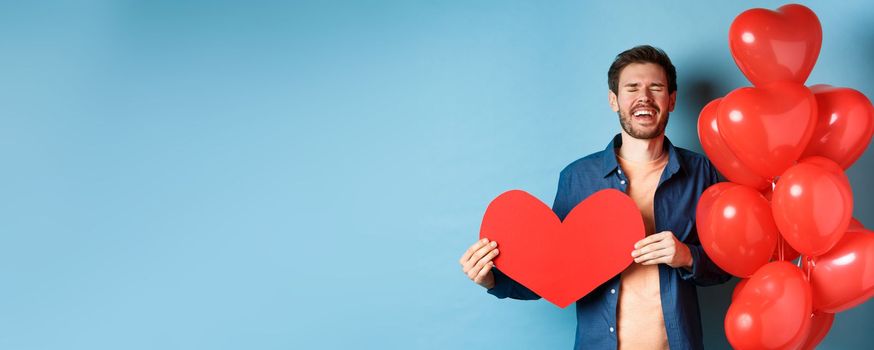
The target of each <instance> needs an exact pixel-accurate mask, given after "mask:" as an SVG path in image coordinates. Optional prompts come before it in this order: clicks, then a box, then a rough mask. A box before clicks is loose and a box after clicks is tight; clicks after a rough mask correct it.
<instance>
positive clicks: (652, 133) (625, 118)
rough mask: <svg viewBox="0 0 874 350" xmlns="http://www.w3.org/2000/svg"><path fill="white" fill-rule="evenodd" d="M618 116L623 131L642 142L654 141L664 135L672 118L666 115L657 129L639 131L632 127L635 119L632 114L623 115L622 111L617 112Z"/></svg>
mask: <svg viewBox="0 0 874 350" xmlns="http://www.w3.org/2000/svg"><path fill="white" fill-rule="evenodd" d="M616 114H618V115H619V124H621V125H622V130H625V132H626V133H627V134H628V135H630V136H631V137H633V138H636V139H641V140H649V139H653V138H656V137H658V136H660V135H662V134H664V133H665V128H666V127H667V126H668V119H669V118H668V117H669V116H670V113H665V118H664V119H662V120H661V121H660V122H659V124H658V125H656V128H655V129H651V130H638V129H635V128H634V126H633V125H632V123H633V121H632V119H633V118H634V117H632V116H631V115H630V114H628V113H625V114H623V113H622V111H621V110H620V111H619V112H616Z"/></svg>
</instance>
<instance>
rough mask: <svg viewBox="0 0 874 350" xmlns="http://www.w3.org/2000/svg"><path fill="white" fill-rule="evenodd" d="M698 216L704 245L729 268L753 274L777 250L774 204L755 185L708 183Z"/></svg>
mask: <svg viewBox="0 0 874 350" xmlns="http://www.w3.org/2000/svg"><path fill="white" fill-rule="evenodd" d="M696 218H697V224H698V237H699V238H700V239H701V246H702V247H704V251H706V252H707V256H709V257H710V259H711V260H713V262H715V263H716V265H718V266H719V267H720V268H722V269H723V270H724V271H725V272H728V273H730V274H732V275H734V276H737V277H741V278H745V277H750V276H752V275H753V273H755V272H756V270H758V269H759V268H760V267H762V266H763V265H765V264H767V263H768V261H769V260H770V259H771V255H772V254H773V253H774V247H775V246H776V244H777V235H778V234H779V232H777V226H776V225H775V224H774V218H773V217H772V216H771V207H770V205H769V203H768V200H767V199H765V197H764V196H762V194H761V193H759V192H757V191H756V190H754V189H752V188H749V187H746V186H741V185H737V184H732V183H726V182H723V183H719V184H716V185H714V186H710V187H708V188H707V190H705V191H704V193H703V194H702V195H701V199H699V200H698V208H697V214H696Z"/></svg>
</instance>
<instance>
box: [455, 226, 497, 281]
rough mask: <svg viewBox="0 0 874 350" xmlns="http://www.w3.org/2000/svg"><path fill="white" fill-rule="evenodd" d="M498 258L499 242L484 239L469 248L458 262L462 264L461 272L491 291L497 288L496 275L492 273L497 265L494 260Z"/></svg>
mask: <svg viewBox="0 0 874 350" xmlns="http://www.w3.org/2000/svg"><path fill="white" fill-rule="evenodd" d="M496 256H498V242H493V241H489V240H488V238H483V239H481V240H478V241H476V243H474V244H473V245H471V246H470V248H467V251H466V252H464V255H462V256H461V259H459V260H458V262H459V263H461V270H462V271H464V273H465V274H466V275H467V277H468V278H470V280H471V281H474V282H476V284H478V285H481V286H483V288H486V289H491V288H493V287H494V286H495V274H494V273H493V272H492V267H494V266H495V263H493V262H492V259H494V258H495V257H496Z"/></svg>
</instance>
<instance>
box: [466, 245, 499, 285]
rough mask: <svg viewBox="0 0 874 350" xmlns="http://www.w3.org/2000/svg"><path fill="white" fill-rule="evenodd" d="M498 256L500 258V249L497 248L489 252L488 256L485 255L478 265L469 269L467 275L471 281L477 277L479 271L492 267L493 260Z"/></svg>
mask: <svg viewBox="0 0 874 350" xmlns="http://www.w3.org/2000/svg"><path fill="white" fill-rule="evenodd" d="M496 256H498V249H497V248H494V249H491V250H489V252H488V253H487V254H486V255H484V256H483V257H482V258H480V259H479V260H478V261H477V262H476V265H474V266H473V267H472V268H470V269H468V271H467V275H468V276H469V277H470V279H474V278H475V277H476V275H477V274H478V273H479V271H480V270H481V269H482V268H483V267H484V266H486V265H491V263H492V259H494V258H495V257H496Z"/></svg>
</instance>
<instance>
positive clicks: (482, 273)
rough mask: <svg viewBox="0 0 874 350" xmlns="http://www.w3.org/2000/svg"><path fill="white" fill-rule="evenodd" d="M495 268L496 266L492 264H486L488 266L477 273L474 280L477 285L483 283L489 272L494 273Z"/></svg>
mask: <svg viewBox="0 0 874 350" xmlns="http://www.w3.org/2000/svg"><path fill="white" fill-rule="evenodd" d="M493 266H495V265H494V264H493V263H491V262H489V263H488V264H486V266H483V268H481V269H480V270H479V273H477V274H476V276H475V277H474V278H473V281H474V282H476V284H481V283H483V278H485V277H486V276H487V275H488V274H489V272H490V271H492V267H493Z"/></svg>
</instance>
